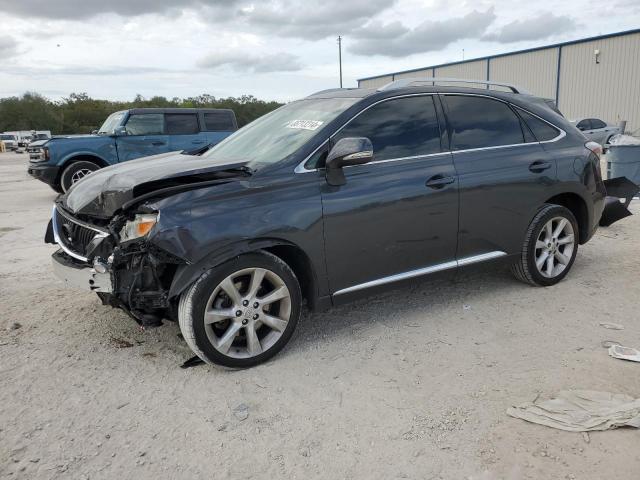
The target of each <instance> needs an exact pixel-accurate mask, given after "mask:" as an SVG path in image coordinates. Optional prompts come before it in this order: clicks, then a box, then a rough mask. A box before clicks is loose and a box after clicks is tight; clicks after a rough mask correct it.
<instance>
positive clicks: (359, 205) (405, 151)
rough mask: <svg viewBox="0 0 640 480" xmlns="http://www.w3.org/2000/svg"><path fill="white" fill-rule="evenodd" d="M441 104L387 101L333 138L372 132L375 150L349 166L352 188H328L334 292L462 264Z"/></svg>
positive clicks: (423, 99) (422, 99) (426, 98)
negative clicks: (363, 161)
mask: <svg viewBox="0 0 640 480" xmlns="http://www.w3.org/2000/svg"><path fill="white" fill-rule="evenodd" d="M437 101H438V99H437V98H434V97H433V96H431V95H422V96H409V97H401V98H394V99H388V100H383V101H382V102H380V103H378V104H375V105H373V106H371V107H370V108H368V109H365V110H364V111H363V112H361V113H360V114H359V115H356V117H354V118H353V119H352V120H351V121H350V122H349V123H348V124H347V125H346V126H345V127H344V128H343V129H342V130H340V131H338V133H337V134H336V135H334V137H333V138H332V144H334V143H335V142H336V141H337V140H339V139H340V138H347V137H367V138H369V139H370V140H371V142H372V143H373V152H374V154H373V155H374V156H373V160H372V161H371V162H370V163H367V164H364V165H354V166H350V167H345V168H344V176H345V178H346V184H345V185H342V186H331V185H328V184H325V185H323V187H322V190H323V191H322V206H323V217H324V228H325V252H326V261H327V269H328V273H329V282H330V288H331V291H332V292H333V294H334V295H340V294H343V293H350V292H352V291H357V290H366V289H367V288H369V287H372V286H376V285H378V284H385V283H392V282H394V281H396V280H402V279H404V278H411V277H415V276H419V275H422V274H425V273H429V272H431V271H438V270H445V269H450V268H454V267H455V265H456V262H455V256H456V237H457V234H458V183H457V176H456V173H455V170H454V167H453V161H452V156H451V153H449V152H444V151H442V146H441V129H440V124H439V122H438V113H437V110H436V108H437V107H436V105H439V104H436V102H437ZM442 130H444V129H442Z"/></svg>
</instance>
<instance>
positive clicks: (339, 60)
mask: <svg viewBox="0 0 640 480" xmlns="http://www.w3.org/2000/svg"><path fill="white" fill-rule="evenodd" d="M338 64H339V66H340V88H342V37H341V36H340V35H338Z"/></svg>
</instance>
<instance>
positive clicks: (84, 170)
mask: <svg viewBox="0 0 640 480" xmlns="http://www.w3.org/2000/svg"><path fill="white" fill-rule="evenodd" d="M92 172H93V170H90V169H88V168H81V169H80V170H78V171H77V172H74V173H73V175H71V185H73V184H74V183H76V182H78V181H80V180H82V179H83V178H84V177H86V176H87V175H89V174H90V173H92Z"/></svg>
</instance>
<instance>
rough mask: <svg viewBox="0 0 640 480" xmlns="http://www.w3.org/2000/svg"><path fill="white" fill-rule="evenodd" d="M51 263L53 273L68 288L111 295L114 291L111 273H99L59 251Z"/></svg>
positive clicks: (53, 256) (52, 256)
mask: <svg viewBox="0 0 640 480" xmlns="http://www.w3.org/2000/svg"><path fill="white" fill-rule="evenodd" d="M51 261H52V263H53V273H54V274H55V276H56V277H58V278H59V279H60V280H62V281H63V282H64V284H65V286H67V287H68V288H74V289H76V290H85V291H89V292H103V293H111V292H112V291H113V284H112V282H111V274H110V273H109V272H106V273H98V272H96V270H95V269H94V268H92V267H90V266H88V265H86V264H82V263H79V262H77V261H74V260H73V259H72V258H71V257H70V256H69V255H67V254H66V253H64V252H63V251H62V250H58V251H57V252H55V253H54V254H53V255H51Z"/></svg>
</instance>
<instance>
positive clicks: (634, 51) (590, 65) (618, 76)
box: [558, 33, 640, 134]
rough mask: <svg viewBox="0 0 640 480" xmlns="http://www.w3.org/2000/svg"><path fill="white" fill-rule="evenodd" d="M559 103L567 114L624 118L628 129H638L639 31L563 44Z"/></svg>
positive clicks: (570, 116) (639, 81) (573, 116)
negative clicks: (598, 51)
mask: <svg viewBox="0 0 640 480" xmlns="http://www.w3.org/2000/svg"><path fill="white" fill-rule="evenodd" d="M596 49H597V50H600V55H599V62H600V63H596V56H595V54H594V51H595V50H596ZM558 103H559V108H560V111H562V112H563V113H564V114H565V116H566V117H567V118H578V117H598V118H601V119H602V120H605V121H608V122H614V123H617V122H619V121H620V120H627V131H630V132H633V131H635V130H638V129H640V33H637V34H633V35H625V36H621V37H611V38H605V39H602V40H596V41H591V42H584V43H578V44H574V45H567V46H564V47H562V59H561V62H560V91H559V92H558ZM638 134H640V132H638Z"/></svg>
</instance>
